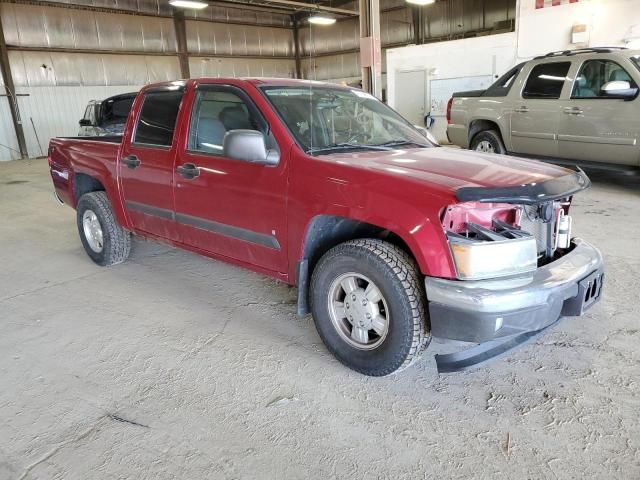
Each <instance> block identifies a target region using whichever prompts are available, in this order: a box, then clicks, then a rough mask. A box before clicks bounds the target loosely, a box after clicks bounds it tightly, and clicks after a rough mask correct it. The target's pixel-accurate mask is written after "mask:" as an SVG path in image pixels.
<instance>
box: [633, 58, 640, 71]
mask: <svg viewBox="0 0 640 480" xmlns="http://www.w3.org/2000/svg"><path fill="white" fill-rule="evenodd" d="M631 63H633V64H634V65H635V66H636V68H637V69H638V70H640V55H634V56H633V57H631Z"/></svg>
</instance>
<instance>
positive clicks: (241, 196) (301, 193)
mask: <svg viewBox="0 0 640 480" xmlns="http://www.w3.org/2000/svg"><path fill="white" fill-rule="evenodd" d="M49 165H50V169H51V176H52V179H53V184H54V187H55V193H56V196H57V197H58V199H59V200H60V201H61V202H64V203H66V204H68V205H70V206H71V207H73V208H75V209H76V211H77V226H78V231H79V234H80V239H81V241H82V244H83V246H84V249H85V250H86V252H87V254H88V255H89V257H90V258H91V259H92V260H93V261H94V262H96V263H97V264H98V265H103V266H104V265H113V264H117V263H120V262H123V261H124V260H126V258H127V256H128V255H129V249H130V244H131V236H132V234H133V235H136V236H140V237H146V238H149V239H156V240H160V241H162V242H168V243H170V244H172V245H174V246H176V247H179V248H183V249H186V250H190V251H192V252H196V253H199V254H202V255H204V256H207V257H212V258H216V259H220V260H224V261H227V262H231V263H234V264H237V265H240V266H243V267H247V268H249V269H252V270H255V271H257V272H260V273H263V274H265V275H268V276H270V277H273V278H275V279H278V280H280V281H283V282H286V283H288V284H291V285H296V286H297V287H298V313H299V314H306V313H308V312H311V313H312V314H313V318H314V321H315V325H316V328H317V330H318V332H319V334H320V336H321V338H322V340H323V341H324V342H325V344H326V346H327V347H328V349H329V350H330V351H331V352H332V353H333V354H334V355H335V356H336V357H337V358H338V359H339V360H340V361H341V362H343V363H344V364H345V365H347V366H349V367H350V368H352V369H354V370H356V371H358V372H361V373H363V374H367V375H376V376H379V375H386V374H390V373H392V372H395V371H397V370H400V369H402V368H405V367H407V366H409V365H410V364H411V363H412V362H414V361H415V360H416V359H417V358H418V357H419V356H420V355H421V354H422V353H423V351H424V350H425V349H426V347H427V345H428V344H429V341H430V339H431V338H432V336H434V337H442V338H448V339H454V340H462V341H466V342H473V343H476V344H478V345H477V346H472V347H471V348H469V349H467V350H464V351H462V352H457V353H454V354H449V355H444V356H439V357H437V363H438V368H439V369H440V370H442V371H453V370H457V369H461V368H466V367H469V366H471V365H474V364H476V363H479V362H480V361H481V360H485V359H487V358H490V357H492V356H494V355H497V354H498V353H502V352H503V351H506V350H507V349H509V348H511V347H513V346H515V345H517V344H519V343H521V342H522V341H524V340H526V339H528V338H530V337H531V336H533V335H535V334H537V333H539V332H541V331H542V330H544V329H545V328H547V327H549V326H550V325H552V324H554V323H556V322H557V321H558V320H559V319H560V318H561V317H562V316H566V315H581V314H582V313H583V311H584V310H586V309H587V308H589V307H590V306H591V305H593V304H594V303H595V302H596V301H598V299H599V298H600V297H601V292H602V282H603V261H602V256H601V254H600V252H599V251H598V250H597V249H596V248H595V247H593V246H591V245H590V244H589V243H587V242H586V241H584V240H580V239H578V238H571V236H570V229H571V217H570V216H569V207H570V203H571V199H572V196H573V195H574V194H576V193H578V192H580V191H581V190H584V189H585V188H587V187H588V186H589V184H590V182H589V179H588V178H587V176H586V175H585V174H584V173H583V172H581V171H572V170H567V169H564V168H561V167H557V166H551V165H547V164H543V163H538V162H532V161H526V160H520V159H515V158H509V157H504V156H495V155H485V154H482V153H477V152H468V151H460V150H454V149H447V148H442V147H438V146H435V145H433V144H431V143H430V142H429V141H428V140H427V139H426V138H425V137H424V136H422V135H421V134H420V133H419V132H418V131H417V130H416V129H415V127H413V126H412V125H411V124H410V123H409V122H407V121H406V120H405V119H403V118H402V117H401V116H400V115H398V114H397V113H396V112H394V111H393V110H391V109H390V108H389V107H387V106H386V105H384V104H383V103H381V102H379V101H378V100H377V99H376V98H374V97H372V96H371V95H368V94H367V93H364V92H362V91H361V90H358V89H353V88H348V87H340V86H335V85H329V84H322V83H317V82H308V81H302V80H278V79H208V78H203V79H192V80H187V81H175V82H169V83H162V84H154V85H149V86H147V87H145V88H143V89H142V90H141V91H140V93H139V94H138V96H137V98H136V100H135V102H134V105H133V108H132V110H131V113H130V115H129V118H128V121H127V124H126V127H125V131H124V136H123V137H121V138H118V137H99V138H91V139H83V138H56V139H53V140H51V143H50V146H49Z"/></svg>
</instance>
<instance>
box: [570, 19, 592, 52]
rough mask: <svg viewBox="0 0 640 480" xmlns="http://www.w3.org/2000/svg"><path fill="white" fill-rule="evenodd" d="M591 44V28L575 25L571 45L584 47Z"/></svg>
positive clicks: (572, 30) (572, 29)
mask: <svg viewBox="0 0 640 480" xmlns="http://www.w3.org/2000/svg"><path fill="white" fill-rule="evenodd" d="M588 43H589V26H588V25H585V24H584V23H583V24H579V25H574V26H573V27H572V28H571V44H572V45H584V46H586V45H587V44H588Z"/></svg>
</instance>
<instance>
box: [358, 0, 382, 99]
mask: <svg viewBox="0 0 640 480" xmlns="http://www.w3.org/2000/svg"><path fill="white" fill-rule="evenodd" d="M358 4H359V9H360V65H361V67H362V89H363V90H364V91H365V92H369V93H371V94H372V95H375V96H376V97H378V98H380V99H382V76H381V75H382V47H381V45H380V2H379V0H358Z"/></svg>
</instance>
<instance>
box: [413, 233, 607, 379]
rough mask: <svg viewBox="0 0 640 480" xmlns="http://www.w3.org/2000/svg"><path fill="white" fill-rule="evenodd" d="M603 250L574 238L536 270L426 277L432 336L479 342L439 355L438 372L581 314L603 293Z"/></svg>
mask: <svg viewBox="0 0 640 480" xmlns="http://www.w3.org/2000/svg"><path fill="white" fill-rule="evenodd" d="M603 280H604V263H603V260H602V254H601V253H600V251H599V250H598V249H597V248H595V247H593V246H592V245H590V244H589V243H587V242H585V241H583V240H580V239H574V240H573V242H572V249H571V250H570V251H569V252H568V253H567V254H565V255H564V256H562V257H561V258H559V259H557V260H556V261H554V262H552V263H549V264H547V265H545V266H543V267H540V268H538V269H537V270H536V271H534V272H531V273H528V274H523V275H518V276H516V277H511V278H506V279H499V280H475V281H460V280H445V279H440V278H433V277H426V278H425V286H426V291H427V299H428V301H429V317H430V321H431V334H432V335H433V336H434V337H439V338H446V339H452V340H460V341H465V342H474V343H479V344H480V345H479V346H478V347H475V348H472V349H470V350H467V351H463V352H459V353H454V354H449V355H439V356H436V361H437V363H438V370H439V371H441V372H443V371H457V370H462V369H465V368H468V367H471V366H473V365H477V364H478V363H481V362H483V361H485V360H488V359H490V358H493V357H495V356H497V355H499V354H502V353H504V352H506V351H508V350H510V349H511V348H514V347H516V346H518V345H520V344H521V343H523V342H524V341H526V340H529V339H530V338H531V337H533V336H535V335H536V334H538V333H540V332H541V331H542V330H544V329H545V328H547V327H549V326H551V325H552V324H554V323H556V322H557V321H558V320H559V319H560V318H561V317H564V316H578V315H582V314H583V313H584V311H585V310H586V309H587V308H589V307H591V306H592V305H593V304H594V303H596V302H597V301H598V300H599V299H600V297H601V293H602V284H603Z"/></svg>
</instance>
